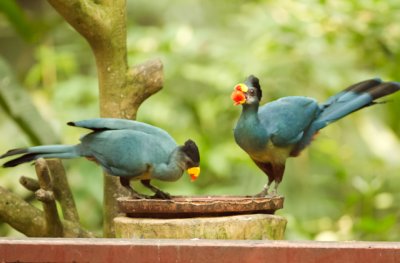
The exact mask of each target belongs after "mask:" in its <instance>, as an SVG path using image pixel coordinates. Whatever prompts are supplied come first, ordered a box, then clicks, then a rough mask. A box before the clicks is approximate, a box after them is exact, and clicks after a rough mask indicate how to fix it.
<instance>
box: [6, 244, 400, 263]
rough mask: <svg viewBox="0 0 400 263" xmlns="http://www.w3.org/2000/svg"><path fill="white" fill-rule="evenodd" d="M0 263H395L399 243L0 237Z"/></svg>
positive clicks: (398, 260)
mask: <svg viewBox="0 0 400 263" xmlns="http://www.w3.org/2000/svg"><path fill="white" fill-rule="evenodd" d="M0 262H151V263H153V262H154V263H158V262H193V263H195V262H199V263H200V262H201V263H211V262H218V263H225V262H226V263H228V262H229V263H234V262H241V263H242V262H273V263H281V262H294V263H296V262H324V263H330V262H360V263H367V262H385V263H392V262H393V263H395V262H400V242H295V241H220V240H218V241H217V240H154V239H153V240H152V239H143V240H134V239H101V238H99V239H67V238H26V239H9V238H2V239H1V238H0Z"/></svg>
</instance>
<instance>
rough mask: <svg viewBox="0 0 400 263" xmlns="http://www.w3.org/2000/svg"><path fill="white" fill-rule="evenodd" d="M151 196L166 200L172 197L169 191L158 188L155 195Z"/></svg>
mask: <svg viewBox="0 0 400 263" xmlns="http://www.w3.org/2000/svg"><path fill="white" fill-rule="evenodd" d="M151 198H152V199H164V200H165V199H166V200H169V199H172V197H171V195H170V194H169V193H166V192H163V191H161V190H157V191H156V192H155V194H154V195H153V196H151Z"/></svg>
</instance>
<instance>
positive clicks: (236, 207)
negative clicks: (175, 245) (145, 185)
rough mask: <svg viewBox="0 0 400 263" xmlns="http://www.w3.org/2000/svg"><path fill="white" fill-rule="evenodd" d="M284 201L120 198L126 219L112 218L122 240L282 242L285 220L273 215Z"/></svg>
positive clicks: (211, 197) (117, 233) (218, 197)
mask: <svg viewBox="0 0 400 263" xmlns="http://www.w3.org/2000/svg"><path fill="white" fill-rule="evenodd" d="M283 201H284V198H283V197H282V196H276V197H257V198H255V197H244V196H192V197H190V196H176V197H174V198H173V199H171V200H160V199H145V200H143V199H131V198H125V197H124V198H119V199H118V204H119V208H120V211H121V212H122V213H125V215H126V216H121V217H117V218H115V219H114V224H115V232H116V236H117V237H121V238H172V239H193V238H199V239H249V240H257V239H269V240H278V239H283V237H284V232H285V228H286V222H287V221H286V219H285V218H283V217H281V216H277V215H274V213H275V211H276V210H278V209H281V208H283Z"/></svg>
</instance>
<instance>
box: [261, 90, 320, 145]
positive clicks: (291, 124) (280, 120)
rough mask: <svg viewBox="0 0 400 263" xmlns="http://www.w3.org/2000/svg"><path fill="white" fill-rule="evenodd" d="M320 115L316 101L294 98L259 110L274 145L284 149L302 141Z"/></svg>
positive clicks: (283, 99)
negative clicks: (306, 131)
mask: <svg viewBox="0 0 400 263" xmlns="http://www.w3.org/2000/svg"><path fill="white" fill-rule="evenodd" d="M319 113H320V108H319V106H318V103H317V102H316V101H315V100H314V99H312V98H307V97H298V96H292V97H284V98H281V99H278V100H276V101H273V102H270V103H267V104H265V105H264V106H262V107H261V108H260V109H259V112H258V116H259V119H260V121H261V123H262V125H263V126H264V127H265V128H266V129H267V132H268V134H269V135H270V139H271V141H272V143H273V144H275V145H276V146H280V147H284V146H288V145H292V144H295V143H297V142H298V141H299V140H301V138H302V136H303V134H304V131H305V130H306V129H307V127H308V126H309V125H310V124H311V122H312V121H313V120H314V119H315V118H316V117H317V116H318V114H319Z"/></svg>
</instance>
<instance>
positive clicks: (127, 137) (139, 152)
mask: <svg viewBox="0 0 400 263" xmlns="http://www.w3.org/2000/svg"><path fill="white" fill-rule="evenodd" d="M80 147H81V151H82V155H84V156H93V157H94V158H95V159H96V160H97V161H98V162H99V163H100V164H101V166H103V167H104V169H105V170H106V171H107V172H109V173H110V174H112V175H116V176H130V177H135V176H137V175H140V174H142V173H143V172H145V171H146V169H148V167H147V165H154V164H158V163H167V162H168V158H169V156H170V154H171V152H172V151H173V150H174V149H175V148H176V147H177V145H176V143H175V142H174V141H169V140H165V139H164V138H162V137H159V136H156V135H152V134H148V133H144V132H141V131H136V130H129V129H127V130H106V131H101V132H93V133H90V134H88V135H86V136H84V137H83V138H82V144H81V146H80Z"/></svg>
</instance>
